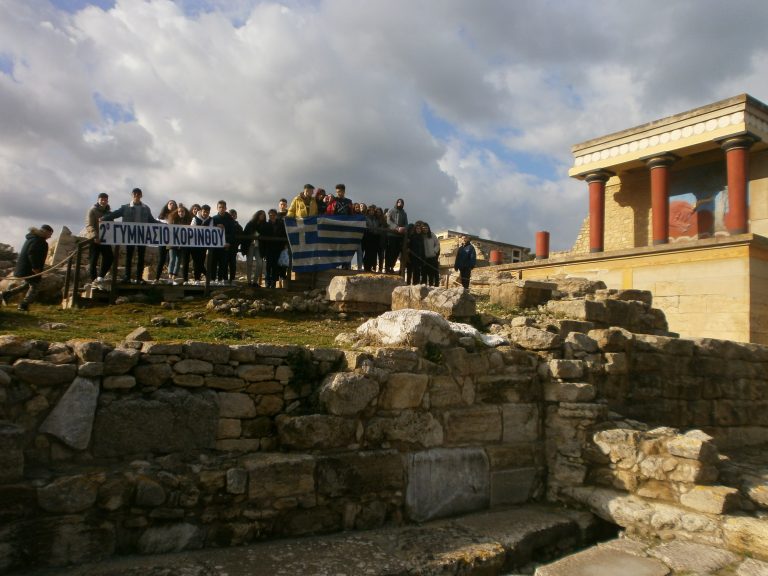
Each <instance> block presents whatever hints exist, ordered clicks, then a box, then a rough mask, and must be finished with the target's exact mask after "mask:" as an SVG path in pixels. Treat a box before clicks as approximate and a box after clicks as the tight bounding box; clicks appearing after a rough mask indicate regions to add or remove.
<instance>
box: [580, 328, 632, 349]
mask: <svg viewBox="0 0 768 576" xmlns="http://www.w3.org/2000/svg"><path fill="white" fill-rule="evenodd" d="M587 335H588V336H589V337H590V338H592V339H593V340H595V341H596V342H597V346H598V348H600V350H602V351H603V352H626V351H628V350H629V349H630V348H631V347H632V342H633V341H634V338H635V335H634V334H632V332H630V331H629V330H625V329H624V328H618V327H613V328H597V329H595V330H590V331H589V333H588V334H587Z"/></svg>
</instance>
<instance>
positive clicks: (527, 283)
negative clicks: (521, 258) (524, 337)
mask: <svg viewBox="0 0 768 576" xmlns="http://www.w3.org/2000/svg"><path fill="white" fill-rule="evenodd" d="M556 288H557V284H554V283H552V282H541V281H538V280H498V281H491V283H490V286H489V292H488V294H489V297H490V300H491V304H499V305H501V306H505V307H507V308H533V307H536V306H538V305H540V304H544V303H545V302H546V301H547V300H549V299H550V298H552V291H553V290H555V289H556Z"/></svg>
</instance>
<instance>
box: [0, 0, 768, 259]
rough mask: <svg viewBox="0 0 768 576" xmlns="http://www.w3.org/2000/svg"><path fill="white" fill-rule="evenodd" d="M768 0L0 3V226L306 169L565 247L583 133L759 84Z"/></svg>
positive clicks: (220, 194) (242, 200) (380, 198)
mask: <svg viewBox="0 0 768 576" xmlns="http://www.w3.org/2000/svg"><path fill="white" fill-rule="evenodd" d="M767 22H768V2H766V1H765V0H732V1H729V2H724V1H722V0H663V1H662V0H621V1H619V0H594V1H584V0H579V1H577V0H314V1H309V0H303V1H302V0H283V1H282V2H278V1H277V0H273V1H257V0H177V1H176V2H171V1H169V0H147V1H143V0H97V1H94V2H86V1H83V0H50V1H47V0H0V201H2V206H3V214H2V216H1V217H0V223H1V225H0V242H3V243H7V244H11V245H12V246H15V247H17V248H18V247H19V246H20V245H21V242H22V240H23V234H24V232H25V230H26V228H27V227H28V226H30V225H39V224H42V223H44V222H47V223H50V224H52V225H54V226H55V227H56V228H57V231H58V228H59V227H61V226H63V225H66V226H68V227H69V228H70V229H71V230H72V231H73V232H75V233H77V232H78V231H79V230H80V229H81V228H82V224H83V219H84V215H85V212H86V211H87V209H88V208H89V206H90V205H91V204H92V203H93V201H94V200H95V197H96V195H97V194H98V193H99V192H107V193H109V194H110V200H111V204H112V206H113V208H115V207H117V206H118V205H119V204H121V203H124V202H127V201H129V200H130V190H131V189H132V188H133V187H135V186H138V187H141V188H142V189H143V190H144V199H145V201H146V203H147V204H149V205H150V206H151V207H152V209H153V211H154V212H155V213H157V211H158V210H159V208H160V207H161V206H162V204H164V203H165V202H166V201H167V200H168V199H170V198H174V199H176V200H177V201H181V202H184V203H186V204H191V203H193V202H199V203H204V202H207V203H210V204H213V203H215V201H216V200H218V199H219V198H224V199H226V200H227V201H228V202H229V205H230V207H234V208H236V209H238V211H239V213H240V219H241V220H247V218H248V217H249V216H250V214H252V213H253V212H254V211H255V210H257V209H260V208H269V207H272V206H275V205H276V202H277V199H279V198H280V197H282V196H285V197H288V198H289V199H290V198H291V197H293V196H294V195H295V194H296V193H297V192H298V191H299V189H300V188H301V187H302V185H303V184H304V183H306V182H311V183H313V184H315V185H316V186H323V187H325V188H332V187H333V186H334V185H335V184H336V183H337V182H344V183H346V185H347V191H348V194H347V195H348V196H349V197H351V198H352V199H353V200H355V201H365V202H367V203H376V204H380V205H384V206H392V205H393V204H394V201H395V199H396V198H398V197H402V198H404V199H405V202H406V210H407V211H408V214H409V217H410V219H411V220H415V219H423V220H426V221H428V222H430V224H431V225H432V227H433V229H444V228H451V229H454V230H464V231H467V232H469V233H472V234H478V235H481V236H483V237H487V238H492V239H495V240H499V241H503V242H510V243H513V244H520V245H524V246H533V245H534V234H535V232H536V231H537V230H549V231H550V232H551V234H552V249H553V250H563V249H568V248H570V246H571V244H572V243H573V241H574V239H575V236H576V233H577V232H578V229H579V227H580V225H581V222H582V221H583V219H584V217H585V216H586V214H587V188H586V184H584V183H582V182H578V181H575V180H571V179H569V178H568V176H567V170H568V168H569V166H570V165H571V163H572V157H571V154H570V147H571V145H573V144H575V143H578V142H582V141H584V140H587V139H590V138H593V137H596V136H600V135H603V134H606V133H609V132H613V131H617V130H621V129H624V128H628V127H631V126H634V125H637V124H641V123H644V122H648V121H650V120H654V119H657V118H660V117H663V116H666V115H669V114H673V113H676V112H681V111H685V110H688V109H691V108H694V107H697V106H700V105H703V104H707V103H709V102H712V101H715V100H719V99H722V98H727V97H730V96H734V95H737V94H740V93H742V92H748V93H750V94H752V95H753V96H755V97H756V98H758V99H761V100H763V101H768V42H766V40H765V35H766V30H765V24H766V23H767Z"/></svg>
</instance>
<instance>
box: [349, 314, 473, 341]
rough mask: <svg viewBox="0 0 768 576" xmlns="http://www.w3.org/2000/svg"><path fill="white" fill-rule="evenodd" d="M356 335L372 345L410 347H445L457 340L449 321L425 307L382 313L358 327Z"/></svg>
mask: <svg viewBox="0 0 768 576" xmlns="http://www.w3.org/2000/svg"><path fill="white" fill-rule="evenodd" d="M356 334H357V337H358V338H360V340H361V342H362V343H364V344H367V345H371V346H410V347H415V348H424V347H425V346H426V345H427V344H437V345H439V346H448V345H450V344H452V343H454V342H456V341H457V340H458V338H457V336H455V335H454V334H453V331H452V330H451V326H450V324H449V323H448V320H446V319H445V318H443V317H442V316H441V315H440V314H438V313H437V312H431V311H427V310H411V309H407V310H395V311H392V312H385V313H384V314H382V315H381V316H379V317H378V318H372V319H370V320H368V321H367V322H364V323H363V324H361V325H360V326H358V328H357V330H356Z"/></svg>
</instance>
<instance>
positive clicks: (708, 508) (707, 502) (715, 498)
mask: <svg viewBox="0 0 768 576" xmlns="http://www.w3.org/2000/svg"><path fill="white" fill-rule="evenodd" d="M740 502H741V498H740V495H739V491H738V490H737V489H736V488H729V487H727V486H694V487H693V488H692V489H691V490H690V492H686V493H685V494H681V495H680V503H681V504H683V505H684V506H688V508H693V509H694V510H698V511H699V512H706V513H708V514H725V513H726V512H729V511H731V510H736V509H738V508H739V506H740Z"/></svg>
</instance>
